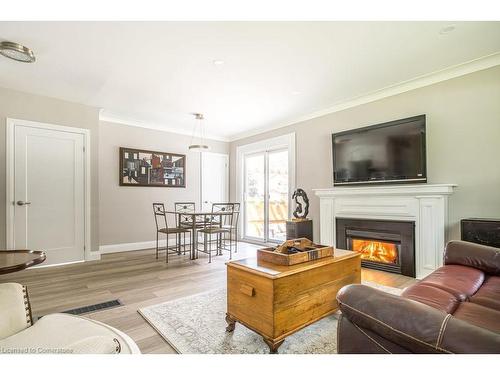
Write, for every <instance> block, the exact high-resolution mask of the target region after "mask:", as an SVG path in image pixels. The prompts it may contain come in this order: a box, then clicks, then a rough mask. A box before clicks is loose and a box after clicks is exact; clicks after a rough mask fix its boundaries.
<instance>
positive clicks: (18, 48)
mask: <svg viewBox="0 0 500 375" xmlns="http://www.w3.org/2000/svg"><path fill="white" fill-rule="evenodd" d="M0 54H2V55H3V56H5V57H8V58H9V59H12V60H16V61H20V62H24V63H33V62H35V60H36V59H35V54H34V53H33V51H32V50H30V49H29V48H28V47H25V46H22V45H20V44H18V43H13V42H1V43H0Z"/></svg>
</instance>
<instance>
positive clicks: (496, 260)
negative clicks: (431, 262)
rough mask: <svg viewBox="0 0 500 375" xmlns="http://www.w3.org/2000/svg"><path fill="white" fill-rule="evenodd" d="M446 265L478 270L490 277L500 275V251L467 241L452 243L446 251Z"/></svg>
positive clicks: (449, 243) (447, 246)
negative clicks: (457, 265)
mask: <svg viewBox="0 0 500 375" xmlns="http://www.w3.org/2000/svg"><path fill="white" fill-rule="evenodd" d="M443 261H444V264H459V265H462V266H467V267H473V268H477V269H479V270H481V271H483V272H486V273H487V274H490V275H500V249H497V248H495V247H491V246H485V245H479V244H476V243H472V242H466V241H450V242H448V244H447V245H446V249H445V251H444V260H443Z"/></svg>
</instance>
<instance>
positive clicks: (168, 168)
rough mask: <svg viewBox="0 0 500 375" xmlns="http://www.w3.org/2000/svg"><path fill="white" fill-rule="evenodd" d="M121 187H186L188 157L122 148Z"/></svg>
mask: <svg viewBox="0 0 500 375" xmlns="http://www.w3.org/2000/svg"><path fill="white" fill-rule="evenodd" d="M120 186H161V187H186V155H181V154H173V153H169V152H159V151H149V150H138V149H134V148H126V147H120Z"/></svg>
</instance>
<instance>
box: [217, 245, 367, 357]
mask: <svg viewBox="0 0 500 375" xmlns="http://www.w3.org/2000/svg"><path fill="white" fill-rule="evenodd" d="M355 283H361V259H360V254H359V253H356V252H353V251H347V250H339V249H335V256H333V257H329V258H324V259H318V260H314V261H310V262H305V263H301V264H296V265H293V266H278V265H275V264H271V263H265V262H258V261H257V259H256V258H248V259H241V260H236V261H232V262H229V263H227V314H226V321H227V323H228V327H227V328H226V330H227V331H228V332H232V331H233V330H234V329H235V325H236V322H238V323H241V324H243V325H244V326H246V327H248V328H249V329H251V330H253V331H255V332H257V333H258V334H259V335H261V336H262V337H263V339H264V341H265V343H266V344H267V345H268V346H269V349H270V351H271V353H276V352H277V350H278V347H279V346H280V345H281V344H282V343H283V341H285V338H286V337H287V336H289V335H291V334H293V333H294V332H297V331H298V330H300V329H302V328H304V327H306V326H308V325H310V324H312V323H314V322H316V321H318V320H320V319H322V318H324V317H325V316H327V315H330V314H332V313H333V312H335V310H336V309H337V308H338V304H337V300H336V298H335V297H336V295H337V292H338V291H339V289H340V288H342V287H343V286H344V285H348V284H355Z"/></svg>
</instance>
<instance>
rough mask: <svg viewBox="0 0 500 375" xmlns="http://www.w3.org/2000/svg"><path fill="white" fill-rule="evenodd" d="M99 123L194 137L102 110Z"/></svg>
mask: <svg viewBox="0 0 500 375" xmlns="http://www.w3.org/2000/svg"><path fill="white" fill-rule="evenodd" d="M99 121H100V122H101V121H104V122H111V123H114V124H122V125H128V126H135V127H139V128H145V129H151V130H157V131H161V132H165V133H173V134H180V135H187V136H190V137H191V136H192V135H193V133H192V131H188V130H182V129H177V128H173V127H169V126H165V125H164V124H160V123H154V122H150V121H142V120H137V119H132V118H128V117H125V116H122V115H119V114H116V113H114V112H112V111H108V110H106V109H101V110H100V112H99ZM205 138H206V139H208V140H212V141H221V142H229V138H227V137H221V136H217V135H213V134H210V133H205Z"/></svg>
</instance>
